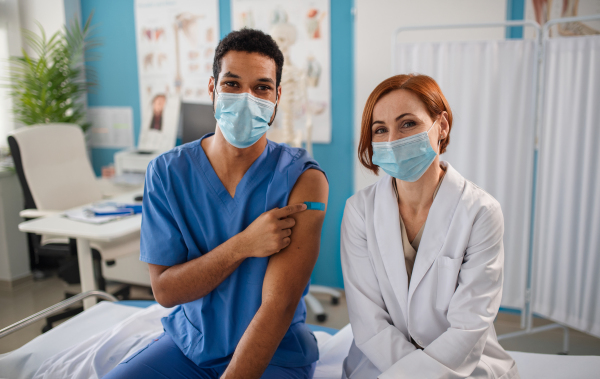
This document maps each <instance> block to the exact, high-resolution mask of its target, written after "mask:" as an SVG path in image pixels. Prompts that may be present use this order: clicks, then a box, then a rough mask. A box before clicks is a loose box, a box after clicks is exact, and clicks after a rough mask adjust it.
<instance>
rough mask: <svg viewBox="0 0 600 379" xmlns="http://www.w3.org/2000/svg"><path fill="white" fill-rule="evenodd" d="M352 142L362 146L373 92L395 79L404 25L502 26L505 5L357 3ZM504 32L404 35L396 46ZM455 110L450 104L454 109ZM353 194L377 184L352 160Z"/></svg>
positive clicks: (482, 0)
mask: <svg viewBox="0 0 600 379" xmlns="http://www.w3.org/2000/svg"><path fill="white" fill-rule="evenodd" d="M355 8H356V15H355V37H354V38H355V45H354V57H355V58H354V69H355V73H354V75H355V76H354V85H355V87H354V110H355V115H354V120H355V128H354V141H355V151H356V150H357V147H358V141H359V135H360V134H359V131H360V121H361V118H362V111H363V108H364V105H365V103H366V101H367V98H368V97H369V94H370V93H371V91H372V90H373V89H374V88H375V87H376V86H377V84H379V83H380V82H381V81H383V80H384V79H386V78H388V77H390V76H391V63H390V61H391V38H392V32H393V31H394V30H395V29H396V28H398V27H400V26H409V25H432V24H459V23H479V22H503V21H505V20H506V0H454V1H445V0H419V1H410V0H394V1H390V0H355ZM504 36H505V30H504V28H493V29H470V30H441V31H440V30H438V31H420V32H406V33H401V34H400V35H399V37H398V41H403V42H418V41H445V40H473V39H502V38H504ZM450 106H452V104H450ZM354 161H355V165H354V189H355V190H359V189H361V188H363V187H365V186H367V185H369V184H371V183H374V182H375V181H376V180H377V177H376V176H374V175H373V174H371V173H370V172H369V171H367V170H366V169H364V168H363V167H362V166H361V165H360V163H359V162H358V158H356V155H355V158H354Z"/></svg>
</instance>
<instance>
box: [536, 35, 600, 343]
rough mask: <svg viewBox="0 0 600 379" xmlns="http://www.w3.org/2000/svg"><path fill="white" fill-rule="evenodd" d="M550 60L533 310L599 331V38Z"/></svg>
mask: <svg viewBox="0 0 600 379" xmlns="http://www.w3.org/2000/svg"><path fill="white" fill-rule="evenodd" d="M545 62H546V63H545V64H546V73H545V77H544V85H545V91H544V95H545V96H544V108H543V109H544V114H543V124H542V130H541V133H540V143H541V146H540V163H539V168H540V173H539V181H538V188H539V191H538V198H537V205H536V245H535V246H536V248H535V260H534V269H535V271H534V293H533V295H534V299H533V310H534V312H536V313H539V314H541V315H543V316H544V317H547V318H549V319H552V320H555V321H557V322H560V323H562V324H566V325H569V326H571V327H573V328H577V329H580V330H582V331H585V332H588V333H591V334H593V335H595V336H597V337H600V162H599V160H600V153H599V151H600V36H590V37H569V38H553V39H550V40H549V41H547V43H546V54H545Z"/></svg>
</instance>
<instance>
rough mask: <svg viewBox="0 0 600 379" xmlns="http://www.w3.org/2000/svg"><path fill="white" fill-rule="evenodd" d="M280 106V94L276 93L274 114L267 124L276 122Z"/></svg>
mask: <svg viewBox="0 0 600 379" xmlns="http://www.w3.org/2000/svg"><path fill="white" fill-rule="evenodd" d="M278 106H279V95H278V94H277V93H275V110H274V111H273V116H271V118H272V121H271V122H269V123H268V124H267V125H269V126H271V125H273V123H274V122H275V117H277V107H278Z"/></svg>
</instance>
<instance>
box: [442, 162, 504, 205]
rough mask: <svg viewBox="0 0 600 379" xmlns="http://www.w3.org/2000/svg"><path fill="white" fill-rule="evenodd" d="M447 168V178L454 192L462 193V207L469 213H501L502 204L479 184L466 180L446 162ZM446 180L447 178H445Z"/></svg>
mask: <svg viewBox="0 0 600 379" xmlns="http://www.w3.org/2000/svg"><path fill="white" fill-rule="evenodd" d="M444 165H445V166H446V168H447V171H446V177H447V179H448V182H450V187H449V188H452V191H458V192H459V193H460V201H459V203H460V206H462V207H463V208H465V209H466V210H467V211H468V212H469V213H475V214H477V213H479V212H480V211H485V210H497V211H500V212H502V211H501V207H500V203H499V202H498V200H496V199H495V198H494V197H493V196H492V195H490V194H489V193H488V192H487V191H485V190H484V189H483V188H481V187H479V186H478V185H477V184H475V183H473V182H472V181H470V180H468V179H466V178H465V177H464V176H462V174H461V173H459V172H458V171H457V170H456V169H455V168H454V167H452V166H451V165H450V164H449V163H448V162H444ZM444 180H446V178H444Z"/></svg>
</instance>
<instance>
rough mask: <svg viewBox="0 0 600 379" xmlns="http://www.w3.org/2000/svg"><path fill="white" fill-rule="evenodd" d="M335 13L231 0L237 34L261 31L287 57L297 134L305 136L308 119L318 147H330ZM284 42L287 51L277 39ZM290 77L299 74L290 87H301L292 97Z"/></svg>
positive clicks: (303, 2) (307, 2)
mask: <svg viewBox="0 0 600 379" xmlns="http://www.w3.org/2000/svg"><path fill="white" fill-rule="evenodd" d="M330 9H331V8H330V2H329V0H296V1H278V0H231V13H232V15H231V17H232V26H233V29H234V30H239V29H242V28H244V27H246V28H253V29H259V30H261V31H263V32H265V33H267V34H271V35H272V36H273V37H274V38H275V40H276V41H277V42H278V43H279V44H280V48H281V49H282V51H283V53H284V57H285V63H284V75H283V78H282V92H283V93H287V96H292V97H293V98H294V101H293V111H292V112H291V113H293V119H294V121H293V123H294V130H295V131H302V132H303V133H304V132H305V126H306V125H307V116H309V118H311V119H312V133H311V134H312V142H314V143H331V29H330V20H331V10H330ZM273 33H275V34H273ZM282 36H284V37H286V38H285V41H284V42H285V43H284V45H283V46H282V45H281V42H282V41H280V40H278V38H277V37H280V38H279V39H281V37H282ZM286 72H293V73H294V74H293V75H290V77H292V78H293V79H295V80H291V81H295V82H300V83H288V86H290V85H291V88H292V89H293V90H292V91H288V92H285V89H286V85H285V84H286V83H284V82H285V76H286V75H285V73H286ZM298 78H302V80H300V81H299V80H297V79H298ZM288 88H289V87H288ZM290 92H292V93H290ZM283 93H282V101H283V97H284V96H285V95H284V94H283ZM304 98H305V100H304ZM282 105H283V104H282ZM280 108H281V106H280ZM281 111H282V109H280V112H281ZM283 118H284V117H280V116H278V117H277V118H276V119H275V122H274V123H273V126H272V129H273V131H271V132H274V131H276V130H277V128H280V127H282V126H281V123H282V122H283ZM303 139H305V138H303Z"/></svg>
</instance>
